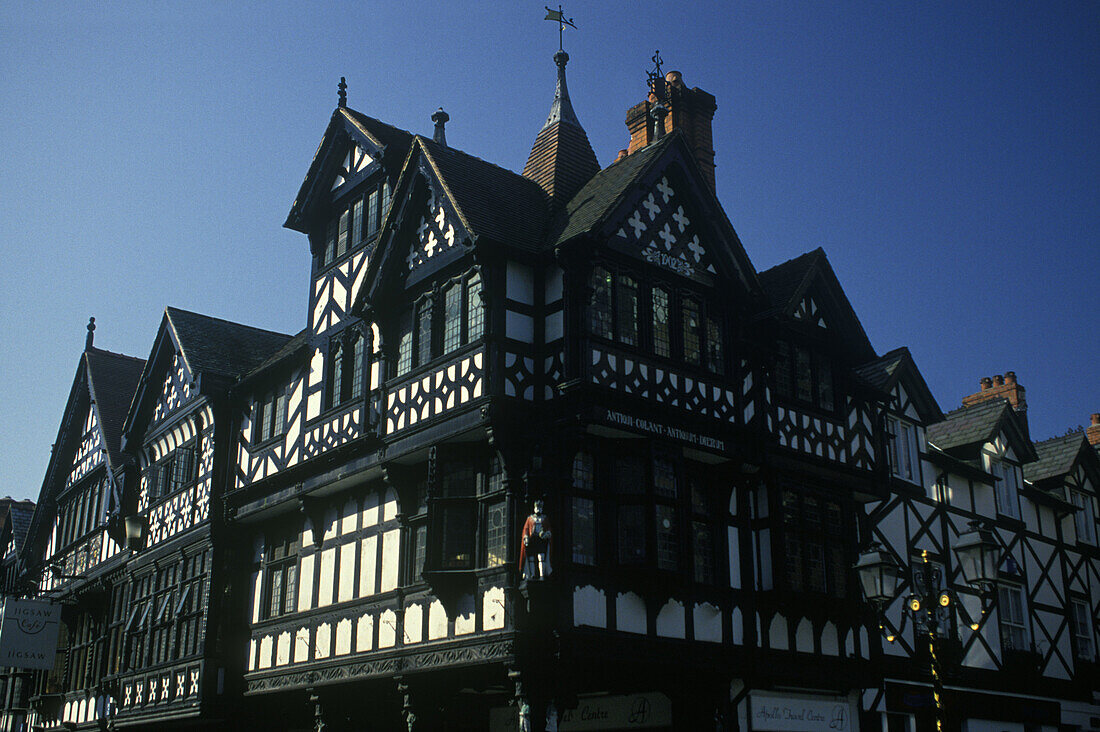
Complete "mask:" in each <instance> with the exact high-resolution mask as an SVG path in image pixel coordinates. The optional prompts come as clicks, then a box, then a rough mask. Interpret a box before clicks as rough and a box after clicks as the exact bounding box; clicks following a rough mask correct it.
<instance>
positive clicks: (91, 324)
mask: <svg viewBox="0 0 1100 732" xmlns="http://www.w3.org/2000/svg"><path fill="white" fill-rule="evenodd" d="M94 340H95V318H88V337H87V338H85V339H84V350H85V351H87V350H88V349H90V348H91V347H92V341H94Z"/></svg>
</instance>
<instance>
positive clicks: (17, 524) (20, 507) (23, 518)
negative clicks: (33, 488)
mask: <svg viewBox="0 0 1100 732" xmlns="http://www.w3.org/2000/svg"><path fill="white" fill-rule="evenodd" d="M33 516H34V501H32V500H30V499H29V498H28V499H26V500H22V501H15V500H13V501H12V502H11V503H10V504H8V521H9V522H10V523H11V536H12V543H13V544H14V546H15V551H16V552H17V553H18V552H21V551H22V550H23V542H25V541H26V540H27V533H28V532H29V531H30V529H31V517H33Z"/></svg>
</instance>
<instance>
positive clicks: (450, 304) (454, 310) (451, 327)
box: [443, 285, 462, 353]
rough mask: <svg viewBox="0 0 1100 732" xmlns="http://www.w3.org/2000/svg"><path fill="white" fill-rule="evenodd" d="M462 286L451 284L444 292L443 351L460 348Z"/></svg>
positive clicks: (447, 351) (448, 351)
mask: <svg viewBox="0 0 1100 732" xmlns="http://www.w3.org/2000/svg"><path fill="white" fill-rule="evenodd" d="M461 298H462V288H461V287H459V286H458V285H451V286H450V287H449V288H447V291H446V292H445V293H444V294H443V353H450V352H451V351H453V350H454V349H456V348H458V346H459V343H460V339H461V337H462V299H461Z"/></svg>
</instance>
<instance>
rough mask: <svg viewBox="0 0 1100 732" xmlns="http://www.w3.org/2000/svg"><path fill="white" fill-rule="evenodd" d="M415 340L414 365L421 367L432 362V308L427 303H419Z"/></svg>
mask: <svg viewBox="0 0 1100 732" xmlns="http://www.w3.org/2000/svg"><path fill="white" fill-rule="evenodd" d="M416 338H417V356H416V363H417V365H418V366H423V365H424V364H426V363H428V362H429V361H431V360H432V306H431V304H430V303H429V302H427V301H425V302H422V303H420V314H419V316H418V317H417V326H416Z"/></svg>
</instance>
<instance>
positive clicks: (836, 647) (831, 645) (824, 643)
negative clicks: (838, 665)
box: [821, 621, 840, 656]
mask: <svg viewBox="0 0 1100 732" xmlns="http://www.w3.org/2000/svg"><path fill="white" fill-rule="evenodd" d="M821 653H822V654H823V655H826V656H837V655H840V642H839V640H838V634H837V629H836V626H835V625H833V623H832V621H827V622H826V623H825V627H824V628H822V630H821Z"/></svg>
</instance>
